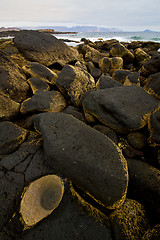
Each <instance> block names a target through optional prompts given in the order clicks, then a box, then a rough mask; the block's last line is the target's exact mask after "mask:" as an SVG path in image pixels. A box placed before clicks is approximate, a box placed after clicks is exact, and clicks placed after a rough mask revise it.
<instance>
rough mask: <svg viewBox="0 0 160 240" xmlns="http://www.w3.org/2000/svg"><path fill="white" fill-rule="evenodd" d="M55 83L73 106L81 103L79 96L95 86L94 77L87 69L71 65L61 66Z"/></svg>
mask: <svg viewBox="0 0 160 240" xmlns="http://www.w3.org/2000/svg"><path fill="white" fill-rule="evenodd" d="M56 84H57V86H58V88H59V90H60V91H61V92H62V93H63V94H64V95H66V96H67V97H68V98H69V99H70V101H71V102H72V103H73V104H74V105H75V106H79V105H81V98H82V96H83V94H84V93H85V92H86V91H88V90H90V89H94V88H95V81H94V78H93V77H92V76H91V75H90V74H89V73H88V72H87V71H85V70H83V69H82V68H79V67H74V66H71V65H65V66H64V67H63V69H62V71H61V72H60V74H59V76H58V78H57V81H56Z"/></svg>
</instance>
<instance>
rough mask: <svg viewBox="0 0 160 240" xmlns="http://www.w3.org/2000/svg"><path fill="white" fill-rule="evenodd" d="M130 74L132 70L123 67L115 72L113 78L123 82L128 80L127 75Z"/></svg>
mask: <svg viewBox="0 0 160 240" xmlns="http://www.w3.org/2000/svg"><path fill="white" fill-rule="evenodd" d="M130 74H131V71H129V70H123V69H122V70H116V71H115V72H114V73H113V75H112V78H113V79H115V80H117V81H118V82H120V83H122V84H123V83H124V82H125V80H126V77H127V76H128V75H130Z"/></svg>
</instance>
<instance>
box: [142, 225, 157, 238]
mask: <svg viewBox="0 0 160 240" xmlns="http://www.w3.org/2000/svg"><path fill="white" fill-rule="evenodd" d="M159 239H160V224H157V225H156V226H154V227H153V228H151V229H148V231H147V232H146V233H145V234H144V235H143V237H142V240H159Z"/></svg>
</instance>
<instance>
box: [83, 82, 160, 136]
mask: <svg viewBox="0 0 160 240" xmlns="http://www.w3.org/2000/svg"><path fill="white" fill-rule="evenodd" d="M82 104H83V108H84V111H87V112H88V113H89V114H91V115H93V116H94V117H96V118H98V120H99V121H101V122H102V123H103V124H105V125H106V126H109V127H110V128H113V129H115V130H116V131H118V132H120V133H124V132H128V131H130V130H135V129H140V128H142V127H144V126H145V125H146V124H147V121H148V117H149V115H150V113H151V112H152V111H154V110H155V109H156V108H158V106H159V101H158V100H156V99H155V98H153V97H152V96H150V95H149V94H148V93H147V92H146V91H144V89H143V88H141V87H138V86H134V85H132V86H126V87H124V86H122V87H114V88H108V89H102V90H97V91H92V92H88V93H87V94H86V95H85V96H84V98H83V102H82ZM131 110H132V111H131Z"/></svg>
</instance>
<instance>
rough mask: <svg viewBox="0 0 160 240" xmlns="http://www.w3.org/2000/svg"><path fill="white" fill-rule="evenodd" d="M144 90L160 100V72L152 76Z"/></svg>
mask: <svg viewBox="0 0 160 240" xmlns="http://www.w3.org/2000/svg"><path fill="white" fill-rule="evenodd" d="M144 89H145V90H146V91H147V92H148V93H149V94H151V95H153V96H154V97H156V98H157V99H159V100H160V72H159V73H155V74H151V75H150V76H149V77H148V78H147V80H146V83H145V85H144Z"/></svg>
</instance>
